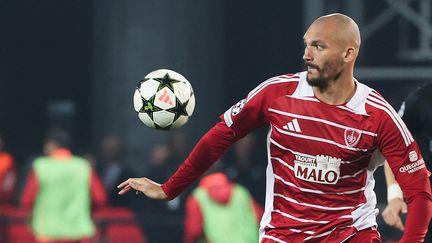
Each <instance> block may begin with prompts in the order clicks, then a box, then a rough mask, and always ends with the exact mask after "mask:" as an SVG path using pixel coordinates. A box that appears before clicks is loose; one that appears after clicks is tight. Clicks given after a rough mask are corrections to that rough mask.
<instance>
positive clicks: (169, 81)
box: [153, 73, 181, 92]
mask: <svg viewBox="0 0 432 243" xmlns="http://www.w3.org/2000/svg"><path fill="white" fill-rule="evenodd" d="M153 80H156V81H158V82H159V83H160V84H159V88H158V91H159V90H161V89H163V88H164V87H168V88H169V89H170V90H171V91H172V92H174V87H173V84H174V83H178V82H181V81H180V80H177V79H173V78H171V77H170V76H169V74H168V73H166V74H165V75H164V76H163V77H162V78H153Z"/></svg>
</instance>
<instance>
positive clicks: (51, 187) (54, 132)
mask: <svg viewBox="0 0 432 243" xmlns="http://www.w3.org/2000/svg"><path fill="white" fill-rule="evenodd" d="M69 148H70V139H69V134H68V133H67V132H66V131H65V130H62V129H51V130H50V131H49V132H48V133H47V135H46V137H45V141H44V152H45V154H46V155H45V156H41V157H38V158H36V159H35V160H34V162H33V169H32V171H31V173H30V175H29V178H28V180H27V182H26V185H25V187H24V190H23V194H22V196H21V205H22V206H23V207H25V208H29V209H31V210H32V215H31V229H32V232H33V234H34V236H35V238H36V242H40V243H54V242H80V243H86V242H92V240H93V236H94V235H95V233H96V229H95V225H94V222H93V220H92V218H91V206H92V205H93V206H104V205H106V204H107V196H106V192H105V189H104V188H103V185H102V183H101V181H100V179H99V177H98V176H97V174H96V172H95V171H94V170H93V169H92V168H91V166H90V164H89V163H88V161H86V160H85V159H83V158H81V157H79V156H76V155H74V154H72V152H71V150H70V149H69Z"/></svg>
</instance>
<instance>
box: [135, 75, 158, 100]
mask: <svg viewBox="0 0 432 243" xmlns="http://www.w3.org/2000/svg"><path fill="white" fill-rule="evenodd" d="M158 87H159V82H158V81H156V80H153V79H149V80H147V81H144V82H142V83H141V86H140V87H139V89H140V92H141V95H142V97H144V99H146V100H149V99H150V98H151V97H152V96H153V95H154V94H155V93H156V91H157V89H158Z"/></svg>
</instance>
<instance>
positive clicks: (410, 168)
mask: <svg viewBox="0 0 432 243" xmlns="http://www.w3.org/2000/svg"><path fill="white" fill-rule="evenodd" d="M411 162H412V161H411ZM425 167H426V165H425V162H424V160H423V159H420V160H417V161H416V162H412V163H411V164H407V165H405V166H402V167H400V168H399V171H400V172H402V173H404V172H408V174H411V173H414V172H416V171H418V170H421V169H422V168H425Z"/></svg>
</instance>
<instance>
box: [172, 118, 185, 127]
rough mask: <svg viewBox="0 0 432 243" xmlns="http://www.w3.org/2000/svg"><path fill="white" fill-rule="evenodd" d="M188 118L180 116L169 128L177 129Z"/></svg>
mask: <svg viewBox="0 0 432 243" xmlns="http://www.w3.org/2000/svg"><path fill="white" fill-rule="evenodd" d="M188 120H189V117H188V116H180V117H179V118H178V119H177V120H176V121H175V122H174V123H173V124H172V126H171V129H177V128H179V127H181V126H183V125H184V124H185V123H186V122H187V121H188Z"/></svg>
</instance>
